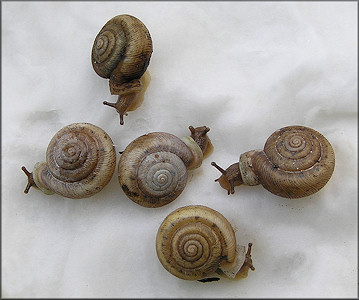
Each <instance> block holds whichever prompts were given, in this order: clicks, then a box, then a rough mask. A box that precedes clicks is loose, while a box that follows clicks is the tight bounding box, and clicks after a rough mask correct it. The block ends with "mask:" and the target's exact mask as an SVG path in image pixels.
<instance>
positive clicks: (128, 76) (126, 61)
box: [91, 15, 153, 125]
mask: <svg viewBox="0 0 359 300" xmlns="http://www.w3.org/2000/svg"><path fill="white" fill-rule="evenodd" d="M152 51H153V47H152V39H151V35H150V33H149V31H148V29H147V28H146V26H145V25H144V24H143V23H142V22H141V21H140V20H139V19H137V18H136V17H134V16H130V15H118V16H115V17H113V18H112V19H110V20H109V21H108V22H107V23H106V24H105V25H104V26H103V27H102V29H101V30H100V32H99V33H98V35H97V36H96V38H95V41H94V43H93V47H92V54H91V61H92V66H93V68H94V70H95V72H96V73H97V74H98V75H99V76H101V77H103V78H108V79H109V88H110V92H111V94H112V95H118V96H119V97H118V100H117V103H115V104H114V105H112V104H109V103H108V102H107V101H105V102H104V104H105V105H108V106H111V107H114V108H116V111H117V112H118V113H119V115H120V124H121V125H123V124H124V122H123V116H124V115H125V113H126V111H128V110H134V109H136V108H135V106H139V104H140V102H141V101H142V100H141V99H143V94H144V92H145V90H146V88H147V86H148V83H149V80H150V77H149V76H146V73H148V72H146V70H147V67H148V65H149V62H150V58H151V55H152Z"/></svg>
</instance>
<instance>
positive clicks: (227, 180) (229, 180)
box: [211, 162, 243, 195]
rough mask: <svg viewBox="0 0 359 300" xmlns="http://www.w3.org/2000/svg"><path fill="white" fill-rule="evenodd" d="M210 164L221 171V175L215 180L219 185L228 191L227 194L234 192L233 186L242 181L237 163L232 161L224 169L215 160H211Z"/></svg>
mask: <svg viewBox="0 0 359 300" xmlns="http://www.w3.org/2000/svg"><path fill="white" fill-rule="evenodd" d="M211 165H212V166H214V167H215V168H216V169H217V170H218V171H220V172H221V173H222V176H221V177H219V178H217V179H216V180H215V181H216V182H217V181H218V182H219V184H220V186H221V187H222V188H224V189H225V190H227V191H228V195H230V194H234V187H235V186H238V185H241V184H242V183H243V180H242V176H241V172H240V170H239V164H238V163H234V164H232V165H230V166H229V167H228V168H227V169H226V170H224V169H222V168H221V167H220V166H218V165H217V164H216V163H215V162H212V163H211Z"/></svg>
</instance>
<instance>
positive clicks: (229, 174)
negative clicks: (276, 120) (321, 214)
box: [212, 126, 335, 198]
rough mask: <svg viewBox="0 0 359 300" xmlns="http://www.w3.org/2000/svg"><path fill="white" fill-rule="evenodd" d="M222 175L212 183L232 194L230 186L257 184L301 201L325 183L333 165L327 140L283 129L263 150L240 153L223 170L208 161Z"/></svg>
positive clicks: (304, 131)
mask: <svg viewBox="0 0 359 300" xmlns="http://www.w3.org/2000/svg"><path fill="white" fill-rule="evenodd" d="M212 165H213V166H214V167H216V168H217V169H218V170H219V171H220V172H221V173H222V176H221V177H220V178H218V179H216V181H218V182H219V183H220V185H221V186H222V187H223V188H224V189H226V190H227V191H228V194H233V193H234V187H235V186H238V185H241V184H245V185H258V184H261V185H262V186H263V187H264V188H265V189H267V190H268V191H269V192H271V193H273V194H275V195H278V196H281V197H285V198H301V197H306V196H310V195H312V194H314V193H316V192H318V191H319V190H320V189H321V188H323V187H324V185H325V184H326V183H327V182H328V181H329V179H330V177H331V176H332V173H333V171H334V166H335V155H334V150H333V148H332V146H331V144H330V143H329V141H328V140H327V139H326V138H325V137H324V136H323V135H322V134H320V133H319V132H317V131H315V130H314V129H311V128H308V127H304V126H287V127H284V128H281V129H278V130H277V131H275V132H274V133H273V134H272V135H271V136H270V137H269V138H268V139H267V141H266V143H265V145H264V150H263V151H262V150H252V151H248V152H245V153H243V154H242V155H241V156H240V159H239V162H238V163H234V164H232V165H231V166H229V167H228V168H227V169H226V170H224V169H222V168H221V167H219V166H218V165H217V164H216V163H214V162H212Z"/></svg>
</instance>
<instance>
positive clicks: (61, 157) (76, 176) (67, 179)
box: [23, 123, 116, 199]
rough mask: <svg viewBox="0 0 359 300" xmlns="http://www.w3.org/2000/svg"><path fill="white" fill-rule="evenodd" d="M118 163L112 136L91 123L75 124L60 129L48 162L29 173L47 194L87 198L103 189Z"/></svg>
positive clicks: (49, 152) (52, 140) (36, 185)
mask: <svg viewBox="0 0 359 300" xmlns="http://www.w3.org/2000/svg"><path fill="white" fill-rule="evenodd" d="M115 166H116V153H115V149H114V146H113V143H112V140H111V138H110V137H109V136H108V134H107V133H106V132H104V131H103V130H102V129H101V128H99V127H97V126H95V125H92V124H89V123H74V124H71V125H68V126H66V127H64V128H62V129H61V130H59V131H58V132H57V133H56V134H55V136H54V137H53V138H52V139H51V141H50V143H49V145H48V147H47V151H46V162H40V163H37V164H35V167H34V171H33V173H29V172H25V170H26V169H25V168H24V167H23V170H24V169H25V170H24V172H25V173H28V174H27V175H28V177H29V184H28V187H27V188H26V190H25V193H27V192H28V190H29V188H30V187H31V186H34V187H37V188H39V189H40V190H41V191H43V192H44V193H45V194H54V193H56V194H59V195H62V196H64V197H67V198H73V199H78V198H86V197H90V196H92V195H94V194H95V193H97V192H99V191H100V190H102V188H103V187H104V186H105V185H106V184H107V183H108V182H109V181H110V179H111V178H112V175H113V173H114V170H115Z"/></svg>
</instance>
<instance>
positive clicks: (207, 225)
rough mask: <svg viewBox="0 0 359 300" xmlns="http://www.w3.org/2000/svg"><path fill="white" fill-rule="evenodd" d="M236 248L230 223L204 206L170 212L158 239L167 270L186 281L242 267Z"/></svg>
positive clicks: (161, 260)
mask: <svg viewBox="0 0 359 300" xmlns="http://www.w3.org/2000/svg"><path fill="white" fill-rule="evenodd" d="M236 247H237V245H236V238H235V234H234V231H233V228H232V226H231V224H230V223H229V222H228V220H227V219H226V218H225V217H224V216H223V215H222V214H220V213H219V212H217V211H215V210H213V209H211V208H209V207H206V206H201V205H191V206H185V207H182V208H179V209H177V210H175V211H174V212H172V213H170V214H169V215H168V216H167V217H166V218H165V220H164V221H163V222H162V224H161V226H160V227H159V229H158V233H157V237H156V251H157V256H158V259H159V260H160V262H161V264H162V265H163V267H164V268H165V269H166V270H167V271H168V272H170V273H171V274H172V275H174V276H177V277H179V278H181V279H186V280H198V279H202V278H206V277H208V276H210V275H211V274H213V273H214V272H215V271H216V270H217V269H222V268H223V269H224V270H227V271H228V270H229V269H230V268H231V266H232V265H234V264H236V263H237V264H238V259H237V255H238V253H237V251H236ZM243 260H244V259H243ZM243 260H241V263H240V264H241V265H242V264H243ZM241 265H239V266H236V270H239V268H240V267H241ZM234 275H235V274H234Z"/></svg>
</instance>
